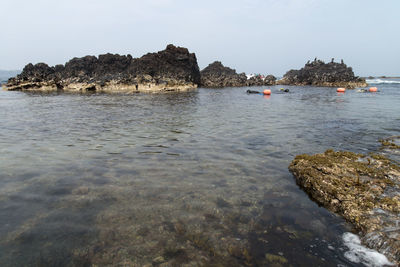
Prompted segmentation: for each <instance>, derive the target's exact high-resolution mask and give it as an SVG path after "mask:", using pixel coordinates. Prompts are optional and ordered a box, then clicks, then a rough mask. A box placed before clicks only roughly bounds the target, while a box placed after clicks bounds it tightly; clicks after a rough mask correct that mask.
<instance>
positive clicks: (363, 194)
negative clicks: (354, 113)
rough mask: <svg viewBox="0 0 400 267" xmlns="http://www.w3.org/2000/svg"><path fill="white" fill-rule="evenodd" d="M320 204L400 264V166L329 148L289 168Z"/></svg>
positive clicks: (373, 156)
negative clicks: (342, 218)
mask: <svg viewBox="0 0 400 267" xmlns="http://www.w3.org/2000/svg"><path fill="white" fill-rule="evenodd" d="M289 170H290V171H291V172H292V173H293V175H294V176H295V178H296V182H297V184H298V185H299V186H300V187H301V188H302V189H303V190H304V191H305V192H306V193H307V194H308V195H309V196H310V197H311V198H312V199H313V200H315V201H316V202H317V203H318V204H320V205H322V206H324V207H325V208H327V209H329V210H330V211H332V212H335V213H337V214H339V215H341V216H343V217H344V218H345V219H346V220H347V221H348V222H350V223H351V224H352V225H353V226H354V227H355V229H356V230H358V231H359V232H360V236H361V238H362V242H363V243H364V244H365V245H367V246H368V247H371V248H373V249H376V250H378V251H379V252H381V253H383V254H385V255H386V256H387V257H388V258H389V259H391V260H392V261H395V262H397V263H400V225H399V222H400V165H399V163H398V162H395V161H393V160H391V159H389V158H387V157H385V156H382V155H378V154H369V155H363V154H356V153H352V152H347V151H341V152H335V151H333V150H327V151H326V152H325V153H322V154H315V155H307V154H304V155H298V156H296V157H295V159H294V160H293V161H292V163H291V164H290V166H289Z"/></svg>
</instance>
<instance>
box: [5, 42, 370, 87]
mask: <svg viewBox="0 0 400 267" xmlns="http://www.w3.org/2000/svg"><path fill="white" fill-rule="evenodd" d="M277 84H279V85H312V86H329V87H332V86H334V87H346V88H355V87H365V86H367V83H366V82H365V79H363V78H359V77H356V76H354V73H353V70H352V68H351V67H347V66H346V65H345V64H344V63H343V62H342V63H335V62H333V60H332V62H330V63H324V62H323V61H321V60H317V59H315V60H314V61H313V62H311V63H310V62H308V63H307V64H306V65H305V66H304V67H303V68H302V69H300V70H290V71H288V72H287V73H286V74H285V75H284V77H283V78H282V79H281V80H277V79H276V77H275V76H273V75H266V76H265V77H264V76H262V75H256V76H253V77H250V78H248V77H247V76H246V74H245V73H237V72H236V70H234V69H231V68H229V67H226V66H224V65H222V63H221V62H219V61H215V62H213V63H211V64H210V65H208V66H207V67H206V68H204V69H203V70H202V71H200V70H199V66H198V64H197V58H196V55H195V54H194V53H189V50H188V49H187V48H183V47H176V46H174V45H172V44H170V45H168V46H167V48H166V49H165V50H162V51H159V52H157V53H148V54H146V55H144V56H142V57H140V58H133V57H132V56H131V55H127V56H121V55H118V54H104V55H99V56H98V57H95V56H85V57H82V58H73V59H71V60H70V61H68V62H67V63H65V65H56V66H54V67H50V66H48V65H47V64H45V63H38V64H35V65H33V64H28V65H26V66H25V67H24V69H23V71H22V73H21V74H19V75H17V76H16V77H14V78H10V79H9V80H8V82H7V83H6V84H4V85H3V89H4V90H8V91H19V90H20V91H50V92H51V91H68V92H90V91H96V92H160V91H187V90H190V89H195V88H197V87H199V86H201V87H206V88H223V87H244V86H271V85H277Z"/></svg>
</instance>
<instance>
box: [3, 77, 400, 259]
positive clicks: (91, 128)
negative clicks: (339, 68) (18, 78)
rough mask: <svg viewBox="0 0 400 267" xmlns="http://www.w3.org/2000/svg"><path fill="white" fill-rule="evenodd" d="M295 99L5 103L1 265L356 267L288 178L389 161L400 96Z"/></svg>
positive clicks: (398, 126)
mask: <svg viewBox="0 0 400 267" xmlns="http://www.w3.org/2000/svg"><path fill="white" fill-rule="evenodd" d="M287 88H289V89H290V93H287V94H280V93H278V90H279V87H272V91H273V94H272V95H271V96H270V97H265V96H262V95H247V94H246V93H245V92H246V90H247V89H248V88H225V89H218V90H215V89H202V88H200V89H198V90H197V91H194V92H188V93H179V94H176V93H168V94H133V95H121V94H118V95H109V94H85V95H80V94H31V93H22V92H4V91H0V119H1V128H0V266H23V265H26V266H41V265H44V266H48V265H53V266H54V265H56V266H90V264H96V265H98V266H104V265H114V266H115V265H118V264H119V265H121V266H143V265H146V264H150V266H151V264H153V265H160V266H163V264H164V266H181V265H184V264H186V265H187V266H201V265H205V266H210V265H212V264H215V265H218V264H223V265H226V266H236V265H238V266H240V265H242V266H246V265H247V266H265V265H272V264H275V265H277V264H278V265H279V264H281V265H290V264H291V265H293V266H299V265H303V266H320V265H326V266H338V265H340V264H342V265H345V266H358V265H359V264H361V263H353V262H350V261H349V260H348V259H347V258H346V257H345V256H344V254H345V253H346V246H345V245H344V244H343V241H342V239H341V237H342V235H343V233H345V232H348V231H351V230H352V229H351V227H350V226H349V225H348V224H346V223H345V222H344V221H343V220H342V219H341V218H340V217H338V216H335V215H334V214H332V213H330V212H328V211H326V210H325V209H324V208H321V207H318V205H316V204H315V203H314V202H313V201H311V200H310V199H309V198H308V197H307V195H306V194H305V193H304V192H303V191H302V190H300V189H299V188H298V187H297V185H296V183H295V180H294V178H293V176H292V175H291V174H290V173H289V172H288V170H287V167H288V165H289V164H290V162H291V160H292V159H293V158H294V156H295V155H297V154H301V153H320V152H323V151H325V150H326V149H328V148H334V149H343V150H351V151H355V152H369V151H377V150H379V148H380V144H379V142H377V140H378V139H380V138H385V137H388V136H393V135H399V131H400V105H399V103H400V87H399V85H398V84H380V85H379V89H380V92H378V93H357V92H356V91H347V92H346V93H345V94H338V93H336V90H335V88H317V87H287ZM255 89H257V90H260V91H262V89H263V88H252V90H255Z"/></svg>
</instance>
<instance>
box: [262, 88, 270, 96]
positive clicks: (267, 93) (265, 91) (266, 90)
mask: <svg viewBox="0 0 400 267" xmlns="http://www.w3.org/2000/svg"><path fill="white" fill-rule="evenodd" d="M263 94H264V95H270V94H271V90H270V89H265V90H264V91H263Z"/></svg>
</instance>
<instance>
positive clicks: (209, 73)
mask: <svg viewBox="0 0 400 267" xmlns="http://www.w3.org/2000/svg"><path fill="white" fill-rule="evenodd" d="M246 81H247V77H246V74H244V73H240V74H237V73H236V70H234V69H231V68H229V67H225V66H224V65H222V63H221V62H220V61H215V62H213V63H211V64H210V65H208V66H207V67H206V68H204V69H203V70H202V71H201V86H203V87H239V86H246Z"/></svg>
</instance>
